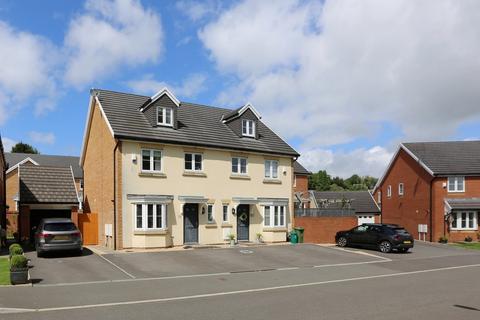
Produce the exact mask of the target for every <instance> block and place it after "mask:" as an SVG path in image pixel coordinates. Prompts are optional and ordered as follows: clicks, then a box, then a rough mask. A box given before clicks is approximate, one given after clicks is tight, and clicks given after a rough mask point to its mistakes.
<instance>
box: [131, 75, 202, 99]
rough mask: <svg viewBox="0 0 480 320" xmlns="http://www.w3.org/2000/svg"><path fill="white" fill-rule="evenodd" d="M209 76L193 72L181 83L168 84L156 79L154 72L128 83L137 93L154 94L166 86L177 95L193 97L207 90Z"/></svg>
mask: <svg viewBox="0 0 480 320" xmlns="http://www.w3.org/2000/svg"><path fill="white" fill-rule="evenodd" d="M206 80H207V77H206V76H205V75H203V74H199V73H193V74H191V75H189V76H187V77H186V78H185V80H184V81H183V82H182V83H181V84H180V85H175V84H168V83H166V82H163V81H158V80H156V79H154V77H153V75H152V74H149V75H146V76H145V77H144V78H143V79H140V80H132V81H129V82H128V83H127V84H128V86H129V87H130V88H132V90H134V91H135V92H137V93H142V94H147V95H153V94H155V93H156V92H158V91H159V90H161V89H162V88H164V87H167V88H169V90H171V91H172V92H173V94H175V95H176V96H179V97H183V98H193V97H195V96H196V95H198V94H199V93H201V92H202V91H204V90H205V88H206V85H205V82H206Z"/></svg>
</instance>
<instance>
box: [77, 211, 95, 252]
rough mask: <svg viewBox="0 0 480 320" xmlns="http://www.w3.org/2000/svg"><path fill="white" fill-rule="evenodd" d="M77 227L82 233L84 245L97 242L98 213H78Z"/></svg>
mask: <svg viewBox="0 0 480 320" xmlns="http://www.w3.org/2000/svg"><path fill="white" fill-rule="evenodd" d="M78 229H80V232H81V233H82V236H83V244H84V245H95V244H98V215H97V214H96V213H80V214H78Z"/></svg>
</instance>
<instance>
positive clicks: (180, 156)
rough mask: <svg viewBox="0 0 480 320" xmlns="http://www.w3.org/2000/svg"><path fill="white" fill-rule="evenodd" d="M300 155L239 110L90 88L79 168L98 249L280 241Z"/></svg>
mask: <svg viewBox="0 0 480 320" xmlns="http://www.w3.org/2000/svg"><path fill="white" fill-rule="evenodd" d="M298 156H299V154H298V153H297V152H296V151H295V150H293V149H292V148H291V147H290V146H289V145H288V144H287V143H286V142H284V141H283V140H282V139H281V138H279V137H278V136H277V135H276V134H275V133H274V132H273V131H272V130H270V129H269V128H268V127H267V126H266V125H265V124H264V123H263V122H262V121H261V117H260V115H259V114H258V112H257V111H256V110H255V108H254V107H253V106H252V105H251V104H246V105H244V106H242V107H240V108H238V109H235V110H230V109H224V108H217V107H210V106H204V105H198V104H193V103H186V102H180V101H179V100H178V99H177V98H176V97H175V96H174V95H173V94H172V93H171V92H170V91H169V90H168V89H163V90H161V91H160V92H158V93H157V94H156V95H154V96H152V97H148V96H143V95H136V94H129V93H120V92H113V91H107V90H99V89H93V90H92V91H91V99H90V106H89V112H88V117H87V123H86V129H85V135H84V142H83V147H82V154H81V159H80V163H81V166H82V168H83V170H84V195H85V196H84V201H85V210H86V211H87V212H92V213H97V214H98V222H99V227H98V228H99V242H100V244H102V245H107V246H109V247H112V248H116V249H120V248H156V247H169V246H178V245H184V244H195V243H198V244H216V243H223V242H224V241H225V239H227V238H228V236H229V235H230V234H233V235H235V237H236V239H238V240H239V241H253V240H254V239H255V238H256V236H257V234H259V233H261V234H262V237H263V239H264V241H267V242H277V241H285V239H286V234H287V230H288V228H289V227H291V223H292V216H293V188H292V184H293V161H294V160H296V158H297V157H298Z"/></svg>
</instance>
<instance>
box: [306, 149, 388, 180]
mask: <svg viewBox="0 0 480 320" xmlns="http://www.w3.org/2000/svg"><path fill="white" fill-rule="evenodd" d="M301 154H302V156H301V157H300V159H299V161H300V163H301V164H302V165H304V166H305V167H306V168H308V169H309V170H311V171H312V172H318V170H327V172H328V173H329V174H330V175H332V176H340V177H343V178H348V177H350V176H351V175H352V174H353V173H356V174H358V175H361V176H364V175H371V176H374V177H380V176H381V175H382V173H383V171H384V170H385V166H386V164H388V162H389V161H390V159H391V157H392V156H393V152H390V151H388V150H387V149H385V148H383V147H380V146H375V147H372V148H370V149H365V148H359V149H355V150H353V151H349V152H343V151H340V152H333V151H332V150H329V149H322V148H313V149H307V150H304V151H303V152H301Z"/></svg>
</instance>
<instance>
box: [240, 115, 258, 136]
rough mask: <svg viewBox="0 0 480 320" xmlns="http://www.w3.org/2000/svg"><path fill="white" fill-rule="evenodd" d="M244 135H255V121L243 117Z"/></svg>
mask: <svg viewBox="0 0 480 320" xmlns="http://www.w3.org/2000/svg"><path fill="white" fill-rule="evenodd" d="M242 136H244V137H255V121H253V120H249V119H242Z"/></svg>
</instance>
